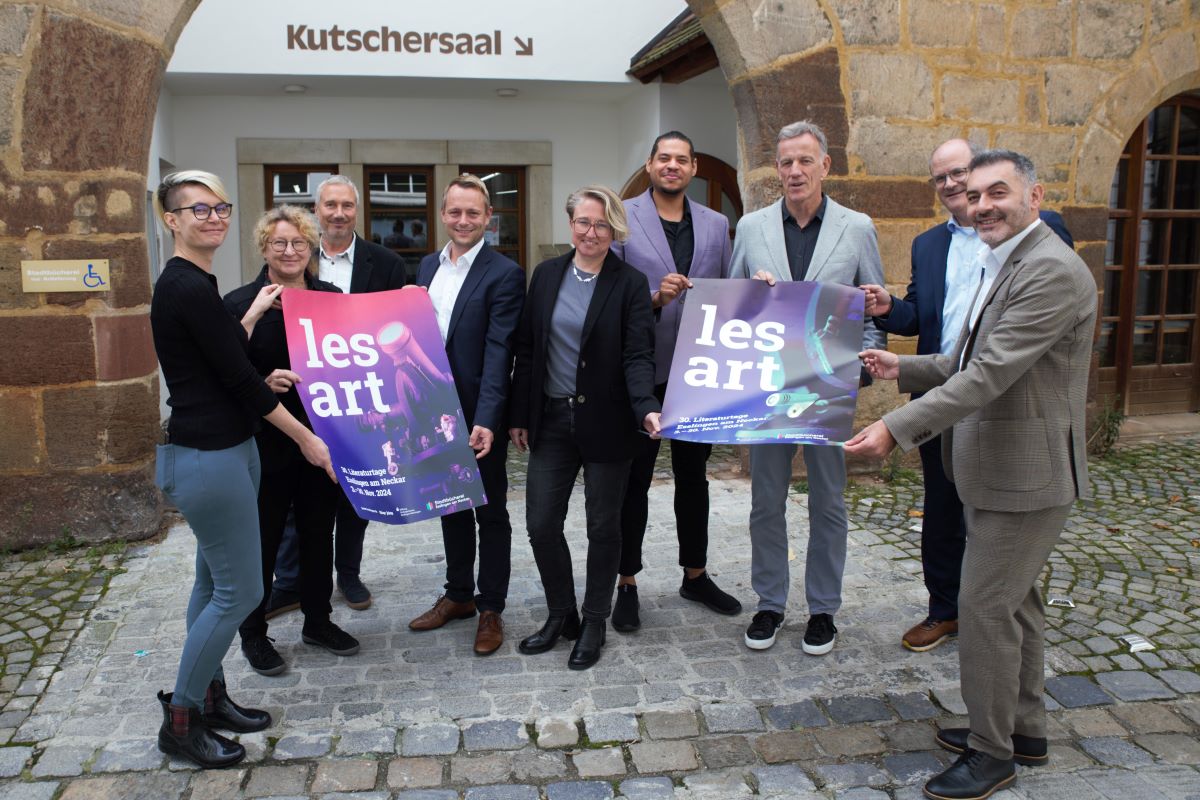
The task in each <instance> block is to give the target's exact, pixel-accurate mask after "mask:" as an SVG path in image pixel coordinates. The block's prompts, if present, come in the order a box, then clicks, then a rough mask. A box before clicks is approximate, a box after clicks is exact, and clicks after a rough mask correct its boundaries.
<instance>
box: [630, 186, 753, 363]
mask: <svg viewBox="0 0 1200 800" xmlns="http://www.w3.org/2000/svg"><path fill="white" fill-rule="evenodd" d="M684 202H686V203H687V204H688V208H690V209H691V211H692V236H693V237H694V239H695V245H694V247H693V249H692V264H691V266H690V267H689V268H688V277H689V278H728V277H729V220H727V219H726V218H725V215H724V214H719V213H717V212H716V211H713V210H712V209H711V208H709V207H708V206H703V205H700V204H699V203H693V202H692V201H691V200H690V199H685V200H684ZM625 211H626V213H627V214H628V216H629V238H628V239H627V240H625V241H624V242H613V245H612V251H613V252H614V253H616V254H617V257H618V258H621V259H623V260H624V261H625V262H626V263H628V264H630V265H632V266H633V267H635V268H637V270H638V271H639V272H641V273H642V274H643V275H645V276H646V279H647V280H648V281H649V282H650V293H651V294H654V292H657V291H658V287H659V285H660V284H661V283H662V279H663V278H664V277H666V275H667V273H669V272H675V257H674V256H673V255H671V245H670V244H668V243H667V235H666V234H665V233H663V227H662V222H661V221H660V220H659V217H658V209H657V208H656V207H655V206H654V199H653V198H652V197H651V196H650V190H649V189H647V190H646V191H645V192H643V193H641V194H639V195H638V196H637V197H631V198H630V199H628V200H626V201H625ZM683 304H684V299H683V298H676V299H675V300H673V301H671V302H670V303H667V304H666V305H665V306H663V307H662V308H661V309H659V313H658V320H657V322H655V324H654V382H655V383H656V384H663V383H666V382H667V378H669V377H670V376H671V356H673V355H674V354H675V339H676V335H677V334H678V332H679V320H680V319H681V318H682V317H683Z"/></svg>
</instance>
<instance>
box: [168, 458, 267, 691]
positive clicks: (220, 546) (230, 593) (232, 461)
mask: <svg viewBox="0 0 1200 800" xmlns="http://www.w3.org/2000/svg"><path fill="white" fill-rule="evenodd" d="M259 477H260V467H259V461H258V446H257V445H256V444H255V442H254V439H253V438H250V439H247V440H246V441H244V442H242V443H241V444H239V445H234V446H233V447H230V448H227V449H225V450H196V449H195V448H191V447H183V446H181V445H174V444H168V445H160V446H159V448H158V459H157V464H156V474H155V483H157V485H158V488H160V489H162V492H163V494H165V495H166V496H167V498H168V499H169V500H170V501H171V502H172V503H174V504H175V506H176V507H177V508H178V509H179V510H180V511H181V512H182V513H183V518H184V519H186V520H187V523H188V525H189V526H191V529H192V534H193V535H194V536H195V537H196V581H195V583H194V584H193V586H192V596H191V599H190V600H189V601H188V609H187V639H186V640H185V641H184V644H183V654H182V655H181V656H180V659H179V675H178V676H177V677H176V679H175V694H174V696H173V698H172V701H171V702H172V703H174V704H175V705H179V706H188V707H191V708H203V703H204V694H205V692H206V691H207V690H208V685H209V683H211V682H212V680H213V679H214V678H218V679H223V677H224V674H223V672H222V670H221V658H222V657H223V656H224V655H225V652H226V651H227V650H228V649H229V644H230V642H232V641H233V635H234V634H235V633H236V632H237V629H238V625H240V624H241V622H242V620H244V619H245V618H246V615H248V614H249V613H250V612H251V611H253V610H254V609H255V608H257V607H258V604H259V602H260V601H261V600H262V596H263V580H262V553H261V552H260V545H259V536H258V484H259Z"/></svg>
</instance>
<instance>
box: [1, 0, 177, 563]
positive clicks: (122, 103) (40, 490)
mask: <svg viewBox="0 0 1200 800" xmlns="http://www.w3.org/2000/svg"><path fill="white" fill-rule="evenodd" d="M198 3H199V0H115V1H114V0H105V1H103V2H102V1H101V0H78V1H77V2H71V3H54V4H50V3H40V2H21V3H13V2H0V32H2V33H0V341H2V342H3V343H4V347H5V350H6V352H5V355H4V356H3V358H0V419H2V420H3V423H2V424H0V546H3V547H14V546H30V545H35V544H40V543H46V542H52V541H55V540H58V539H80V540H84V539H112V538H118V537H121V538H127V539H137V538H144V537H146V536H149V535H152V534H153V533H155V532H156V531H157V529H158V526H159V521H160V516H161V509H160V505H159V499H158V493H157V490H156V489H155V488H154V483H153V474H152V473H153V465H154V443H155V442H156V441H157V439H158V380H157V377H156V373H157V364H156V362H155V358H154V348H153V345H152V343H151V340H150V326H149V316H148V309H149V306H148V303H149V300H150V274H149V264H148V255H147V249H146V240H145V219H146V215H145V206H146V203H145V196H146V191H145V183H146V167H147V158H148V153H149V145H150V135H151V129H152V126H153V122H154V114H155V107H156V105H157V101H158V89H159V85H160V83H161V81H162V76H163V72H164V70H165V68H166V64H167V61H168V60H169V59H170V55H171V51H172V48H173V47H174V45H175V41H176V40H177V38H178V36H179V32H180V31H181V30H182V29H183V26H184V24H185V23H186V22H187V20H188V18H189V17H190V16H191V14H192V12H193V11H194V10H195V8H196V6H197V5H198ZM76 258H98V259H108V260H109V265H110V269H111V275H110V277H111V285H112V289H111V291H109V292H107V293H98V294H90V293H86V294H85V293H79V294H74V293H68V294H48V293H43V294H25V293H23V292H22V289H21V271H20V262H21V261H22V260H26V259H35V260H36V259H76Z"/></svg>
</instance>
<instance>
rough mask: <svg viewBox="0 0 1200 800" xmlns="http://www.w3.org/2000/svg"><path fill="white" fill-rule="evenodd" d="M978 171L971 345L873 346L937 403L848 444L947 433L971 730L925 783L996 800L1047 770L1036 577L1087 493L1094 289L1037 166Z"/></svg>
mask: <svg viewBox="0 0 1200 800" xmlns="http://www.w3.org/2000/svg"><path fill="white" fill-rule="evenodd" d="M970 169H971V172H970V174H969V175H968V177H967V199H968V203H969V206H970V214H971V217H972V222H973V223H974V226H975V230H976V231H978V232H979V238H980V239H981V240H982V241H983V243H984V245H986V247H982V248H981V249H980V251H979V259H978V262H977V263H978V264H979V268H978V269H979V274H980V278H979V280H978V289H977V290H976V292H975V297H974V301H973V303H972V305H971V307H970V311H969V312H968V314H967V318H966V319H967V321H966V324H965V325H964V327H963V330H962V333H961V334H960V335H959V337H958V342H957V344H956V346H955V348H954V350H953V352H951V353H949V354H946V355H941V354H938V355H921V356H896V355H895V354H893V353H888V352H886V351H882V350H867V351H866V352H864V353H863V361H864V363H865V364H866V365H867V368H868V369H869V370H870V371H871V373H872V374H873V375H874V376H876V377H879V378H885V379H898V380H899V384H900V391H902V392H925V395H924V396H923V397H921V398H919V399H917V400H914V401H912V402H910V403H908V404H907V405H905V406H903V407H902V408H899V409H897V410H896V411H893V412H891V413H889V414H885V415H884V417H883V419H882V420H880V421H879V422H875V423H872V424H871V425H869V426H868V427H866V428H864V429H863V430H862V431H861V432H860V433H859V434H858V435H857V436H855V437H854V438H852V439H851V440H850V441H849V442H847V443H846V450H847V451H849V452H852V453H862V454H864V455H870V456H876V457H882V456H884V455H886V454H887V453H888V452H890V451H891V449H892V448H893V447H895V446H896V444H897V443H899V445H900V446H901V447H902V448H903V449H905V450H910V449H912V448H914V447H918V446H920V445H921V444H922V443H923V442H925V441H928V440H929V439H931V438H932V437H934V436H936V435H937V434H938V433H939V432H941V433H942V459H943V463H944V464H945V468H946V473H947V474H948V476H949V477H950V478H951V479H952V480H953V481H954V484H955V486H956V488H957V489H958V495H959V497H960V498H962V501H963V506H964V508H965V511H966V518H967V549H966V553H965V555H964V559H963V566H962V586H961V589H960V592H959V645H958V647H959V650H958V652H959V672H960V680H961V681H962V694H963V700H964V701H965V702H966V705H967V713H968V715H969V721H970V728H950V729H944V730H941V731H938V734H937V741H938V743H939V744H940V745H941V746H942V747H945V748H946V749H948V750H951V751H954V752H961V753H962V756H961V757H960V758H959V759H958V761H956V762H955V763H954V765H953V766H951V767H950V768H949V769H947V770H946V771H945V772H943V773H942V774H940V775H938V776H936V777H934V778H933V779H932V780H930V781H929V783H927V784H926V786H925V794H926V795H927V796H929V797H932V798H967V797H972V798H974V797H979V798H983V797H988V796H990V795H991V794H992V793H993V792H995V791H997V790H999V789H1001V788H1003V787H1005V786H1007V785H1008V784H1010V783H1012V781H1013V780H1014V779H1015V778H1016V772H1015V770H1014V767H1013V763H1014V761H1015V762H1016V763H1019V764H1028V765H1036V764H1042V763H1045V761H1046V710H1045V707H1044V706H1043V704H1042V689H1043V670H1044V669H1045V665H1044V659H1043V652H1042V650H1043V644H1044V640H1043V629H1044V627H1045V617H1044V614H1043V610H1042V598H1041V593H1040V590H1039V587H1038V586H1037V579H1038V575H1039V574H1040V573H1041V571H1042V568H1043V567H1044V566H1045V564H1046V559H1047V558H1048V557H1049V555H1050V551H1051V550H1052V549H1053V548H1054V545H1055V543H1056V542H1057V541H1058V537H1059V535H1060V534H1061V533H1062V528H1063V525H1064V524H1065V522H1066V519H1067V514H1068V512H1069V511H1070V510H1071V505H1072V503H1073V502H1074V500H1075V498H1076V497H1084V496H1086V494H1087V486H1088V481H1087V453H1086V447H1085V441H1086V433H1085V424H1086V420H1085V410H1084V407H1085V404H1086V400H1087V383H1088V370H1089V367H1090V366H1091V350H1092V339H1093V336H1094V334H1095V326H1096V284H1095V281H1093V279H1092V276H1091V273H1090V272H1089V271H1088V268H1087V267H1086V266H1085V265H1084V263H1083V261H1082V260H1081V259H1080V258H1079V256H1078V255H1076V254H1075V251H1074V250H1072V249H1071V248H1070V247H1068V246H1067V245H1066V244H1064V243H1063V241H1062V240H1061V239H1060V238H1059V237H1058V236H1056V235H1055V234H1054V232H1053V231H1052V230H1051V229H1050V228H1049V227H1048V226H1047V225H1046V224H1045V223H1043V222H1042V221H1041V220H1040V219H1039V218H1038V210H1039V206H1040V205H1041V200H1042V195H1043V189H1042V187H1041V185H1040V184H1038V183H1037V176H1036V174H1035V172H1034V168H1033V163H1032V162H1030V160H1029V159H1028V158H1026V157H1025V156H1023V155H1020V154H1019V153H1014V152H1011V151H1007V150H988V151H985V152H982V153H979V154H978V155H976V156H975V157H974V158H973V159H971V165H970Z"/></svg>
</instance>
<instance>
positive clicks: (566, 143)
mask: <svg viewBox="0 0 1200 800" xmlns="http://www.w3.org/2000/svg"><path fill="white" fill-rule="evenodd" d="M637 88H638V89H639V90H640V89H641V88H642V87H637ZM171 105H172V107H173V111H172V126H173V128H174V131H175V136H174V161H175V164H176V165H177V166H178V167H179V168H180V169H205V170H209V171H212V172H215V173H216V174H218V175H220V176H221V177H222V178H223V179H224V180H225V183H226V185H227V186H229V187H230V189H231V190H236V184H237V181H236V176H237V156H236V145H235V142H236V140H237V139H238V138H246V137H265V138H362V139H372V138H380V139H398V138H402V139H475V140H478V139H494V140H540V141H549V142H551V144H552V148H553V184H552V185H553V190H552V194H553V203H554V209H555V211H554V216H553V220H554V238H555V241H557V242H565V241H569V239H570V235H569V232H568V228H567V224H566V214H565V212H561V213H560V212H559V207H560V206H561V204H562V203H563V202H565V200H566V197H567V195H568V194H569V193H570V192H571V191H572V190H574V189H576V188H578V187H579V186H582V185H584V184H586V183H592V182H601V183H606V184H609V185H613V186H616V187H620V185H621V183H622V182H623V181H624V180H625V178H626V177H628V173H627V172H626V173H623V172H622V169H621V167H620V166H619V160H618V157H617V150H618V142H619V140H620V138H621V130H620V126H621V121H620V118H619V115H618V113H617V108H616V105H617V104H616V103H612V102H609V103H564V102H537V101H532V100H530V101H522V100H521V99H519V98H517V99H513V100H503V99H499V98H496V99H486V100H470V101H467V100H459V99H456V100H438V99H426V98H354V97H346V98H334V97H211V96H191V95H179V96H176V97H174V98H173V99H172V101H171ZM234 202H235V203H236V202H237V197H234ZM236 216H237V215H236V214H235V215H234V217H235V220H234V224H233V225H232V226H231V228H230V232H229V239H228V241H227V243H226V245H225V246H224V247H222V248H221V250H220V251H218V253H217V259H216V262H215V263H214V273H215V274H216V276H217V279H218V281H219V282H220V286H221V290H222V291H228V290H230V289H233V288H235V287H236V286H237V285H238V283H239V281H240V269H239V264H238V248H237V246H236V245H235V244H234V242H236V241H237V240H238V237H239V236H241V235H242V232H241V231H240V230H238V225H237V222H236Z"/></svg>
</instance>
